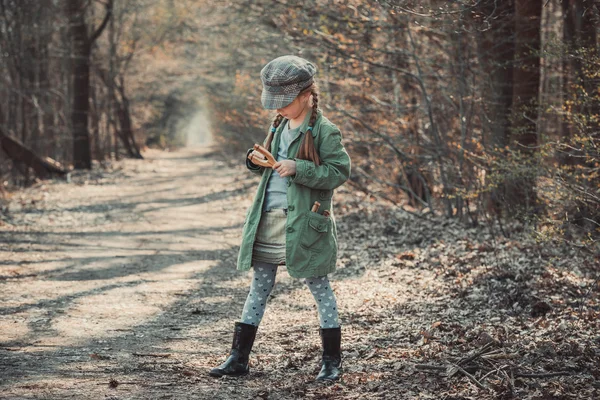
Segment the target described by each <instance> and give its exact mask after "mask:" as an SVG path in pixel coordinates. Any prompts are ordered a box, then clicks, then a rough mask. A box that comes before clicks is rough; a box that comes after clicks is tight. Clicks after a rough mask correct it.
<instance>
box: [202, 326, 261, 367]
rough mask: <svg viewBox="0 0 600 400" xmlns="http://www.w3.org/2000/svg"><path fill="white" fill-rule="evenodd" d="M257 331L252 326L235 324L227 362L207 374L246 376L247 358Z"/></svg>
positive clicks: (255, 327)
mask: <svg viewBox="0 0 600 400" xmlns="http://www.w3.org/2000/svg"><path fill="white" fill-rule="evenodd" d="M257 329H258V327H257V326H254V325H248V324H244V323H243V322H236V323H235V329H234V331H233V344H232V345H231V352H229V357H227V360H225V362H224V363H223V364H221V365H219V366H218V367H217V368H213V369H211V370H210V372H209V373H208V374H209V375H210V376H214V377H221V376H223V375H230V376H237V375H245V374H247V373H248V372H249V371H250V368H248V358H249V356H250V351H251V350H252V345H253V344H254V338H255V337H256V330H257Z"/></svg>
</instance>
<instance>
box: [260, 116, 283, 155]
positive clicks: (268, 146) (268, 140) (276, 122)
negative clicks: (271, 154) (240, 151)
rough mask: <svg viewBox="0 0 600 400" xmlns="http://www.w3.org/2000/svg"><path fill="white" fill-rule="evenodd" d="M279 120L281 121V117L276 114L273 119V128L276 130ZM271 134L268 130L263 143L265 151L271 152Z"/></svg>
mask: <svg viewBox="0 0 600 400" xmlns="http://www.w3.org/2000/svg"><path fill="white" fill-rule="evenodd" d="M281 120H283V115H281V114H277V115H276V116H275V118H274V119H273V124H272V125H273V128H275V129H277V127H278V126H279V124H281ZM273 136H274V135H273V132H272V131H271V130H269V134H268V135H267V140H266V141H265V146H264V147H265V149H267V150H269V151H271V142H273Z"/></svg>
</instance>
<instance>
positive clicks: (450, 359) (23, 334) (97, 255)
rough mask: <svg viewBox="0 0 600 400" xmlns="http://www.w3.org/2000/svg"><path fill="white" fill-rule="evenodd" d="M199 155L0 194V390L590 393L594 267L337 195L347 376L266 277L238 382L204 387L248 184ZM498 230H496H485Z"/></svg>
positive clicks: (282, 290) (567, 255)
mask: <svg viewBox="0 0 600 400" xmlns="http://www.w3.org/2000/svg"><path fill="white" fill-rule="evenodd" d="M223 160H224V158H222V157H221V156H220V155H219V154H217V153H213V152H211V150H210V149H209V150H182V151H179V152H173V153H163V152H150V153H148V154H147V159H146V160H144V161H132V160H126V161H123V162H121V163H118V164H115V165H108V166H104V167H102V166H98V167H96V168H95V169H94V170H93V171H91V172H89V173H78V174H76V175H74V176H73V178H72V182H71V183H66V182H59V181H57V182H45V183H42V184H38V185H36V186H35V187H33V188H30V189H28V190H25V191H23V192H20V193H16V194H14V195H13V196H12V198H11V201H10V204H9V205H8V206H7V210H6V212H5V213H4V214H3V216H2V219H1V220H0V398H6V399H70V398H72V399H98V398H103V399H113V400H116V399H251V398H252V399H255V398H258V399H296V398H297V399H302V398H314V399H365V398H368V399H455V400H458V399H537V400H542V399H544V400H546V399H595V398H600V372H598V365H599V361H600V335H599V333H598V332H599V328H600V326H599V325H600V323H599V322H598V316H599V315H598V314H599V312H600V307H599V299H598V289H599V286H598V280H597V278H598V261H599V260H598V259H597V258H593V257H592V256H590V255H589V254H586V253H581V252H577V251H575V250H572V249H569V248H568V247H567V246H563V245H559V244H556V243H553V244H549V243H545V244H544V243H536V242H535V241H534V240H532V239H531V238H530V237H529V235H528V234H527V233H526V230H525V229H523V228H521V227H519V226H516V225H515V226H512V227H508V228H507V229H508V231H509V233H510V237H509V238H505V237H503V236H501V235H495V236H492V235H491V234H490V230H489V229H488V228H486V227H480V228H468V227H465V226H463V225H461V224H459V223H457V222H456V221H448V220H443V219H432V218H417V217H414V216H412V215H410V214H407V213H404V212H402V211H400V210H397V209H393V208H390V206H389V205H387V204H385V203H380V202H377V201H373V200H372V199H371V198H369V197H368V196H365V195H364V194H361V193H359V192H355V191H354V189H353V188H352V186H350V185H346V186H344V187H342V188H341V189H340V190H338V192H337V194H336V202H337V208H336V216H337V222H338V228H339V229H338V231H339V239H340V240H339V246H340V251H339V255H340V258H339V269H338V271H337V272H336V273H335V274H334V275H333V276H332V281H334V288H335V291H336V294H337V297H338V303H339V308H340V316H341V320H342V323H343V343H342V348H343V356H344V375H343V379H342V380H341V381H339V382H337V383H333V384H322V383H316V382H314V377H315V376H316V373H317V372H318V369H319V351H320V343H319V337H318V318H317V312H316V310H315V307H314V305H313V300H312V296H311V295H310V293H309V292H308V290H307V289H306V288H305V287H303V285H302V283H301V282H299V281H297V280H295V279H293V278H290V277H289V276H287V274H286V273H285V271H281V272H280V273H279V275H278V277H277V285H276V287H275V289H274V291H273V297H272V298H271V300H270V303H269V307H268V308H267V313H266V315H265V318H264V320H263V323H262V324H261V327H260V329H259V333H258V336H257V340H256V344H255V347H254V351H253V354H252V361H251V373H250V375H248V376H247V377H242V378H228V377H225V378H222V379H214V378H211V377H209V376H208V375H207V373H206V372H207V370H208V369H209V368H211V367H213V366H215V365H217V364H219V363H220V362H221V361H222V360H223V359H224V357H225V355H226V353H227V351H228V349H229V346H230V344H231V328H232V326H233V323H234V321H235V320H236V319H237V318H238V317H239V314H240V312H241V309H242V305H243V302H244V300H245V296H246V294H247V290H248V284H249V275H248V274H246V273H239V272H237V271H235V267H234V266H235V260H236V257H237V249H238V248H237V245H238V243H239V239H240V233H241V226H242V223H243V218H244V213H245V210H246V208H247V207H248V205H249V204H250V201H251V198H252V195H253V191H254V188H255V187H256V183H257V180H256V178H255V177H253V176H251V175H250V174H249V173H247V172H246V171H245V170H244V169H243V167H240V166H239V165H232V164H231V163H228V162H225V161H223ZM496 232H498V233H499V230H497V229H496Z"/></svg>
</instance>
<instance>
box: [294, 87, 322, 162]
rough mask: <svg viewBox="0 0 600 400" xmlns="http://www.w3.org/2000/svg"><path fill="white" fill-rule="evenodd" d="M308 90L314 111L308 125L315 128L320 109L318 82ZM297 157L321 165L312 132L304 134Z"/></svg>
mask: <svg viewBox="0 0 600 400" xmlns="http://www.w3.org/2000/svg"><path fill="white" fill-rule="evenodd" d="M308 90H310V93H311V94H312V98H313V99H312V102H313V104H312V113H311V115H310V120H309V123H308V125H309V126H311V127H313V128H314V126H315V122H316V121H317V112H318V110H319V88H318V87H317V84H316V83H313V84H312V85H311V86H310V87H309V88H308ZM296 158H299V159H301V160H309V161H312V162H313V163H315V165H321V159H320V158H319V153H318V152H317V149H316V148H315V142H314V139H313V136H312V132H310V131H307V132H306V133H305V134H304V138H303V139H302V144H300V149H299V150H298V155H297V156H296Z"/></svg>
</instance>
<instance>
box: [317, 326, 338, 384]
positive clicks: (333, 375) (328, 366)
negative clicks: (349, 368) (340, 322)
mask: <svg viewBox="0 0 600 400" xmlns="http://www.w3.org/2000/svg"><path fill="white" fill-rule="evenodd" d="M320 332H321V343H322V344H323V359H322V361H321V372H319V375H318V376H317V380H318V381H324V380H332V381H334V380H336V379H338V378H339V377H340V374H341V371H340V369H341V368H342V352H341V348H340V343H341V340H342V330H341V328H329V329H323V328H321V330H320Z"/></svg>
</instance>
